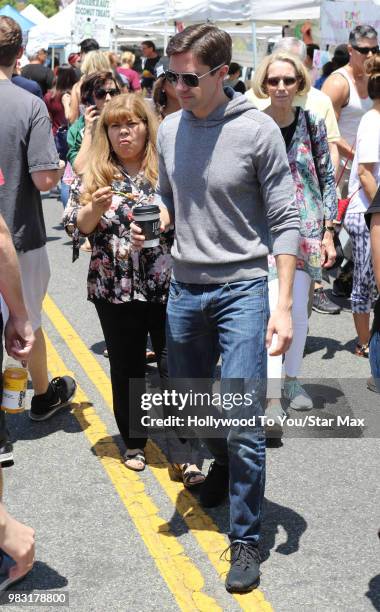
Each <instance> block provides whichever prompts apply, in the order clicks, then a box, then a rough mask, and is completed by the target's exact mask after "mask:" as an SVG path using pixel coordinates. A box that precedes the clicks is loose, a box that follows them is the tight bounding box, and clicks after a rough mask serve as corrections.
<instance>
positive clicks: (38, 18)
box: [20, 4, 49, 25]
mask: <svg viewBox="0 0 380 612" xmlns="http://www.w3.org/2000/svg"><path fill="white" fill-rule="evenodd" d="M20 14H21V15H22V16H23V17H26V18H27V19H29V21H32V22H33V23H35V24H36V25H42V24H44V23H46V22H47V21H49V20H48V18H47V17H46V15H44V14H43V13H41V11H39V10H38V8H37V7H36V6H34V4H28V6H26V7H25V8H24V9H23V10H22V11H20Z"/></svg>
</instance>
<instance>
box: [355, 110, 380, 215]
mask: <svg viewBox="0 0 380 612" xmlns="http://www.w3.org/2000/svg"><path fill="white" fill-rule="evenodd" d="M366 163H368V164H371V163H375V166H374V169H373V175H374V177H375V180H376V183H377V185H379V184H380V113H379V112H378V111H377V110H374V109H372V110H370V111H368V113H366V114H365V115H364V117H363V118H362V120H361V121H360V124H359V129H358V134H357V140H356V152H355V157H354V160H353V162H352V169H351V174H350V182H349V186H348V193H349V195H350V194H353V193H354V192H355V191H356V190H357V189H358V188H359V186H360V181H359V176H358V165H359V164H366ZM370 203H371V202H369V201H368V199H367V196H366V195H365V193H364V189H360V190H359V191H358V192H357V193H356V194H355V195H354V196H353V197H352V199H351V201H350V203H349V205H348V209H347V212H350V213H351V212H355V213H363V212H366V210H367V208H368V207H369V205H370Z"/></svg>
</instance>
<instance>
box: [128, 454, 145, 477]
mask: <svg viewBox="0 0 380 612" xmlns="http://www.w3.org/2000/svg"><path fill="white" fill-rule="evenodd" d="M131 459H134V460H135V461H140V463H142V464H143V466H142V467H141V468H136V467H132V466H131V465H127V461H131ZM124 463H125V467H127V468H128V469H129V470H133V471H134V472H142V471H143V470H145V466H146V458H145V454H144V451H142V450H138V451H137V453H133V454H131V453H129V452H128V451H126V453H125V454H124Z"/></svg>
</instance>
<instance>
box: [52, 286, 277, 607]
mask: <svg viewBox="0 0 380 612" xmlns="http://www.w3.org/2000/svg"><path fill="white" fill-rule="evenodd" d="M44 311H45V314H46V315H47V316H48V317H49V319H50V321H51V323H52V324H53V326H54V327H55V328H56V330H57V331H58V333H59V334H60V336H61V337H62V338H63V340H64V341H65V342H66V344H67V346H68V347H69V349H70V350H71V352H72V353H73V355H74V357H75V358H76V359H77V361H78V362H79V364H80V365H81V367H82V369H83V370H84V372H85V373H86V375H87V376H88V378H89V379H90V380H91V382H92V383H93V384H94V385H95V387H96V388H97V389H98V391H99V393H100V394H101V395H102V397H103V399H104V400H105V402H106V404H107V406H108V407H109V408H110V409H111V410H112V391H111V383H110V380H109V378H108V376H107V375H106V373H105V372H104V370H103V369H102V367H101V366H100V365H99V363H98V361H97V360H96V359H95V357H94V356H93V355H92V353H91V352H90V351H89V349H88V348H87V346H86V345H85V343H84V342H83V340H82V339H81V338H80V336H79V335H78V334H77V332H76V331H75V330H74V328H73V327H72V325H71V324H70V323H69V321H68V320H67V319H66V317H65V316H64V315H63V313H62V312H61V310H60V309H59V308H58V306H57V305H56V304H55V303H54V301H53V300H52V299H51V297H50V296H46V298H45V301H44ZM146 450H147V458H148V464H149V469H150V470H151V472H152V473H153V474H154V476H155V478H156V479H157V481H158V482H159V483H160V485H161V487H162V488H163V489H164V491H165V493H166V494H167V496H168V497H169V499H170V500H171V501H172V503H173V504H174V505H175V506H176V509H177V511H178V512H179V514H180V515H181V516H182V517H183V519H184V521H185V523H186V525H187V527H188V528H189V530H190V531H191V533H192V535H193V537H194V538H195V539H196V541H197V542H198V544H199V546H200V547H201V549H202V550H203V552H204V553H205V554H206V555H207V557H208V559H209V561H210V562H211V564H212V565H213V567H214V568H215V570H216V571H217V573H218V575H219V576H220V577H221V578H222V579H223V580H224V578H225V576H226V574H227V572H228V569H229V563H228V561H225V560H222V559H220V555H221V554H222V552H223V551H224V550H225V549H226V547H227V546H228V542H227V540H226V538H225V536H224V535H223V534H221V533H220V532H219V530H218V527H217V526H216V524H215V523H214V521H213V520H212V519H211V518H210V517H209V515H208V514H206V513H205V512H204V510H203V509H202V508H201V506H200V505H199V503H198V501H197V500H196V498H195V497H194V496H193V495H192V494H191V493H190V492H189V491H187V490H186V489H184V487H183V485H182V484H181V483H179V482H174V481H172V480H171V479H170V477H169V474H168V470H167V469H164V468H166V467H167V466H168V463H167V460H166V458H165V456H164V454H163V453H162V451H161V450H160V449H159V448H158V446H157V445H156V444H154V443H153V442H152V441H149V442H148V445H147V449H146ZM233 597H234V598H235V600H236V601H237V602H238V604H239V605H240V607H241V608H242V609H243V610H245V611H246V612H263V611H266V612H270V611H271V610H273V608H272V606H271V604H270V603H269V602H267V601H266V600H265V597H264V594H263V593H262V592H261V591H259V590H258V589H255V590H254V591H252V592H251V593H247V594H244V595H237V594H236V595H233Z"/></svg>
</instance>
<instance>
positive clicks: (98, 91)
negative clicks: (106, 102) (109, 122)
mask: <svg viewBox="0 0 380 612" xmlns="http://www.w3.org/2000/svg"><path fill="white" fill-rule="evenodd" d="M119 93H120V91H119V90H118V89H116V88H115V89H104V87H100V89H95V91H94V95H95V97H96V98H98V100H103V99H104V98H105V97H106V96H107V94H109V95H110V96H111V98H113V97H114V96H117V95H118V94H119Z"/></svg>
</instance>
